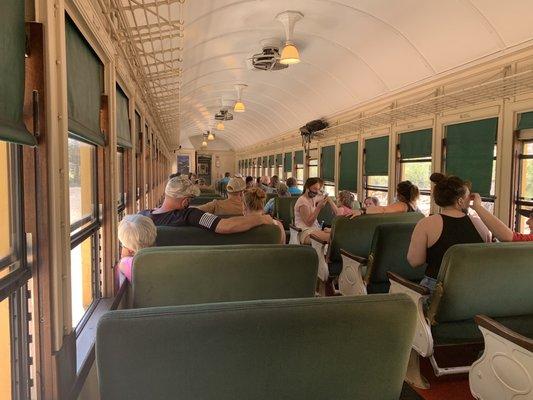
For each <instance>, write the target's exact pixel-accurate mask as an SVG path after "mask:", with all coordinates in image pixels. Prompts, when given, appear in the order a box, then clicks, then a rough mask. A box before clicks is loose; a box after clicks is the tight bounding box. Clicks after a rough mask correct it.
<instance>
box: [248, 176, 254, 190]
mask: <svg viewBox="0 0 533 400" xmlns="http://www.w3.org/2000/svg"><path fill="white" fill-rule="evenodd" d="M252 187H254V178H253V177H251V176H247V177H246V189H250V188H252Z"/></svg>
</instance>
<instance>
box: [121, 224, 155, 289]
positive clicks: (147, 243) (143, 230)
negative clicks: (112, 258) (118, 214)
mask: <svg viewBox="0 0 533 400" xmlns="http://www.w3.org/2000/svg"><path fill="white" fill-rule="evenodd" d="M156 235H157V230H156V227H155V225H154V222H153V221H152V220H151V219H150V218H148V217H145V216H144V215H139V214H133V215H125V216H124V218H122V221H120V224H118V240H120V243H121V244H122V252H121V257H122V258H121V259H120V262H119V265H118V267H119V269H120V272H122V273H123V274H124V276H125V277H126V279H127V280H128V281H130V282H131V267H132V263H133V256H134V255H135V253H137V251H139V250H140V249H144V248H145V247H151V246H153V245H154V243H155V238H156Z"/></svg>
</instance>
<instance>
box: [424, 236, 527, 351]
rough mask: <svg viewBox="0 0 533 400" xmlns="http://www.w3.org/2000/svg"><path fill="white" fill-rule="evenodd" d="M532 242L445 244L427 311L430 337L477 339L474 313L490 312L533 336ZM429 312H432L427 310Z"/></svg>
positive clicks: (455, 340) (458, 340)
mask: <svg viewBox="0 0 533 400" xmlns="http://www.w3.org/2000/svg"><path fill="white" fill-rule="evenodd" d="M532 283H533V244H531V243H498V244H493V243H488V244H484V243H483V244H463V245H456V246H453V247H451V248H450V249H449V250H448V251H447V252H446V254H445V256H444V259H443V261H442V265H441V269H440V271H439V276H438V283H437V284H438V286H439V288H440V289H442V290H436V291H435V293H434V294H433V296H432V297H431V303H430V314H429V317H430V318H432V319H433V320H434V321H435V324H434V325H433V326H432V333H433V337H434V339H435V343H436V344H438V345H440V344H448V343H463V342H473V341H481V340H482V337H481V333H480V332H479V330H478V329H477V325H476V324H475V322H474V317H475V316H476V315H477V314H484V315H487V316H490V317H491V318H493V319H495V320H496V321H498V322H501V323H502V324H504V325H505V326H506V327H508V328H510V329H512V330H515V331H516V332H518V333H520V334H522V335H525V336H527V337H533V295H532V293H533V289H532V288H533V285H532ZM432 314H433V315H432Z"/></svg>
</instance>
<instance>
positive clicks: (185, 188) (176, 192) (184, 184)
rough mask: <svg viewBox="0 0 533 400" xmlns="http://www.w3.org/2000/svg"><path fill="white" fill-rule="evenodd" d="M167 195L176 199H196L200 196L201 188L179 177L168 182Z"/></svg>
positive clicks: (185, 178) (183, 177)
mask: <svg viewBox="0 0 533 400" xmlns="http://www.w3.org/2000/svg"><path fill="white" fill-rule="evenodd" d="M165 195H167V196H168V197H172V198H174V199H179V198H182V197H195V196H199V195H200V188H198V186H196V185H194V184H193V183H192V182H191V181H190V180H189V179H187V177H185V176H177V177H175V178H172V179H169V181H168V182H167V186H166V188H165Z"/></svg>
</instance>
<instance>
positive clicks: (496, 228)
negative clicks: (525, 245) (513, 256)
mask: <svg viewBox="0 0 533 400" xmlns="http://www.w3.org/2000/svg"><path fill="white" fill-rule="evenodd" d="M472 199H473V200H474V201H473V203H472V208H473V209H474V211H475V212H476V213H477V215H479V218H481V220H482V221H483V223H484V224H485V225H486V226H487V228H489V230H490V231H491V232H492V234H493V235H494V236H495V237H496V238H497V239H498V240H499V241H501V242H532V241H533V209H531V210H526V209H521V210H517V213H518V214H520V215H522V216H524V217H526V218H527V221H526V224H527V226H528V227H529V232H530V233H529V234H524V233H518V232H513V231H512V230H511V229H509V228H508V227H507V225H505V224H504V223H503V222H502V221H500V220H499V219H498V218H496V217H495V216H494V215H493V214H492V213H491V212H490V211H488V210H486V209H485V207H483V203H482V202H481V196H480V195H479V194H478V193H473V194H472Z"/></svg>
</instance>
